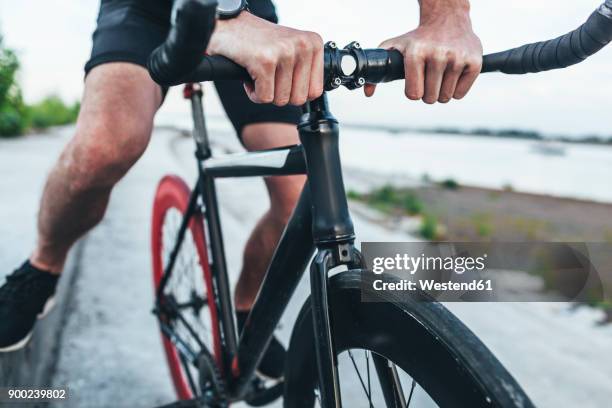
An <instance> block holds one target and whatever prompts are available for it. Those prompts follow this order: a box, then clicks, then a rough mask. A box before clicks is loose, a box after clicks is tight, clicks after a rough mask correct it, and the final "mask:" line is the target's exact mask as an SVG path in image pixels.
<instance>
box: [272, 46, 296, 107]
mask: <svg viewBox="0 0 612 408" xmlns="http://www.w3.org/2000/svg"><path fill="white" fill-rule="evenodd" d="M294 65H295V64H294V59H293V56H292V55H291V56H290V55H286V56H284V57H283V58H282V59H281V60H280V62H279V64H278V65H277V66H276V76H275V79H274V101H273V102H274V104H275V105H277V106H285V105H286V104H288V103H289V98H291V85H292V82H293V70H294Z"/></svg>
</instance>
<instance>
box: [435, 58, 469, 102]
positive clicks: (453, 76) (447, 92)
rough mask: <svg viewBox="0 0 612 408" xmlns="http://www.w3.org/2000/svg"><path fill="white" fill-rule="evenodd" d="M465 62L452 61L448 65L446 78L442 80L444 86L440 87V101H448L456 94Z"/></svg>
mask: <svg viewBox="0 0 612 408" xmlns="http://www.w3.org/2000/svg"><path fill="white" fill-rule="evenodd" d="M463 67H464V66H463V64H460V65H458V64H456V63H452V64H449V65H448V66H447V67H446V72H445V73H444V79H443V80H442V86H441V87H440V96H439V97H438V102H441V103H447V102H448V101H450V100H451V98H452V97H453V95H454V94H455V89H456V88H457V82H458V81H459V78H460V77H461V74H462V73H463Z"/></svg>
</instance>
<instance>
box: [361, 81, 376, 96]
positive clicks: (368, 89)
mask: <svg viewBox="0 0 612 408" xmlns="http://www.w3.org/2000/svg"><path fill="white" fill-rule="evenodd" d="M374 92H376V85H374V84H366V85H365V86H364V87H363V93H364V94H365V96H367V97H368V98H369V97H371V96H372V95H374Z"/></svg>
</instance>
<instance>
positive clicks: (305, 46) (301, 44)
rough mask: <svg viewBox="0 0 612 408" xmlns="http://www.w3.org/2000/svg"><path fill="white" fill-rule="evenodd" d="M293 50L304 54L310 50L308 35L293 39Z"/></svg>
mask: <svg viewBox="0 0 612 408" xmlns="http://www.w3.org/2000/svg"><path fill="white" fill-rule="evenodd" d="M295 48H296V49H297V50H298V51H299V52H306V51H309V50H310V49H311V48H312V43H311V41H310V37H309V35H308V34H306V33H304V34H302V35H299V36H297V37H296V39H295Z"/></svg>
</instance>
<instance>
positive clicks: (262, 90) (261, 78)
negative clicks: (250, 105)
mask: <svg viewBox="0 0 612 408" xmlns="http://www.w3.org/2000/svg"><path fill="white" fill-rule="evenodd" d="M249 74H250V75H251V78H253V85H252V86H249V87H253V90H252V91H251V94H250V95H249V98H250V99H251V100H252V101H253V102H255V103H270V102H272V101H273V100H274V78H275V75H276V63H275V62H274V60H273V59H272V58H261V59H260V64H259V67H258V71H257V72H249ZM245 89H247V92H248V88H245ZM247 95H248V93H247Z"/></svg>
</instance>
